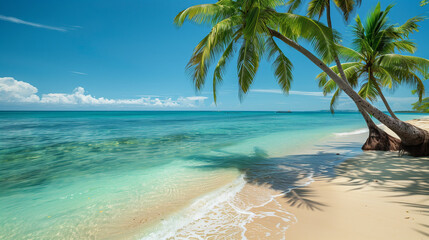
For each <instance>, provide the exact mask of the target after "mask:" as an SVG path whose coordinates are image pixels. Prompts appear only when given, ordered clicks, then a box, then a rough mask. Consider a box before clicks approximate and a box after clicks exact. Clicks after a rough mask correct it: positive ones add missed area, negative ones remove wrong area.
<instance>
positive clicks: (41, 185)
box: [0, 111, 427, 239]
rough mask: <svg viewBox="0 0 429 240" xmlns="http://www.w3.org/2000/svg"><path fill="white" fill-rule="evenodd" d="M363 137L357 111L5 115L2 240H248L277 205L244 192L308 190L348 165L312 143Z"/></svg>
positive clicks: (351, 148)
mask: <svg viewBox="0 0 429 240" xmlns="http://www.w3.org/2000/svg"><path fill="white" fill-rule="evenodd" d="M398 116H399V117H400V118H401V119H402V120H410V119H413V118H419V117H421V116H423V115H420V114H398ZM426 116H427V115H426ZM363 132H365V123H364V121H363V119H362V117H361V116H360V114H358V113H336V114H335V115H331V114H330V113H324V112H295V113H276V112H170V111H156V112H145V111H136V112H125V111H115V112H101V111H100V112H49V111H47V112H0V239H169V238H171V239H175V238H176V239H188V238H191V237H193V238H195V239H198V238H200V239H204V238H205V237H204V236H208V235H215V234H216V233H219V232H220V231H223V232H222V233H223V234H224V235H228V234H229V235H228V236H231V239H241V238H246V235H245V232H246V231H249V230H248V229H246V227H245V225H246V224H247V223H249V222H251V219H252V218H254V217H264V216H266V217H273V216H272V214H271V215H270V214H269V213H258V214H255V212H252V211H251V210H250V209H252V208H254V207H256V206H260V205H261V204H267V203H272V202H273V201H274V200H273V199H274V197H273V196H266V197H261V198H260V199H258V200H257V201H259V203H257V204H256V203H255V202H253V203H250V202H245V201H242V200H240V202H237V201H238V200H237V195H238V194H240V192H242V191H243V188H244V185H246V184H249V183H250V184H254V185H256V186H259V185H264V186H265V185H267V186H269V187H270V188H272V189H274V190H276V191H277V192H279V191H280V192H287V191H289V190H290V189H292V188H294V187H299V186H302V185H305V184H308V183H310V182H311V176H312V175H313V174H318V173H320V172H329V171H330V169H332V166H334V165H335V164H338V163H339V161H341V159H339V158H337V157H335V156H333V155H332V154H325V155H326V156H325V155H324V153H323V152H318V153H317V154H319V155H320V157H318V158H314V154H313V155H311V154H304V153H306V151H307V150H308V148H310V146H313V147H314V146H317V147H319V149H325V148H329V147H330V146H328V145H329V144H328V143H329V142H330V140H332V139H335V138H339V137H344V136H347V137H348V138H349V139H350V138H353V135H354V134H358V133H363ZM359 141H360V140H359ZM359 141H358V142H354V143H348V144H344V145H342V146H340V147H338V146H337V145H336V146H335V148H338V149H339V151H340V150H341V151H342V152H341V154H342V155H347V154H353V153H358V152H360V150H359V149H360V145H361V144H362V143H363V142H359ZM343 153H344V154H343ZM279 166H281V167H279ZM241 194H243V193H241ZM252 204H253V205H252ZM258 204H259V205H258ZM277 213H278V215H276V217H278V218H279V219H280V220H279V221H283V222H285V225H284V227H283V225H281V224H280V225H278V228H282V230H281V231H283V230H285V229H286V228H287V224H286V223H287V222H288V221H293V220H294V219H293V215H291V214H290V213H288V212H287V209H283V210H281V211H280V210H279V211H278V212H277ZM277 213H276V214H277ZM264 214H265V215H264Z"/></svg>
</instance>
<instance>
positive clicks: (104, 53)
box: [0, 0, 429, 111]
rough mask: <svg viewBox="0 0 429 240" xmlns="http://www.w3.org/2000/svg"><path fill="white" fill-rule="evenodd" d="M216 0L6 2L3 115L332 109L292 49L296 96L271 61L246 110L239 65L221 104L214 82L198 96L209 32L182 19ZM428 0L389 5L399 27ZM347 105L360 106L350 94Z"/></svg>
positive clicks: (345, 31)
mask: <svg viewBox="0 0 429 240" xmlns="http://www.w3.org/2000/svg"><path fill="white" fill-rule="evenodd" d="M208 2H209V3H210V2H214V1H202V0H198V1H197V0H182V1H178V0H170V1H155V0H123V1H110V0H93V1H87V0H74V1H58V0H49V1H48V0H41V1H32V0H26V1H25V0H9V1H7V0H0V32H1V35H2V37H1V38H0V52H1V54H0V110H24V109H25V110H293V111H297V110H328V109H329V101H330V99H329V98H328V97H323V96H322V94H321V91H320V89H319V88H318V87H317V84H316V81H315V76H316V75H317V74H318V73H319V72H320V70H319V69H318V68H317V67H315V66H314V65H312V63H311V62H310V61H308V60H307V59H305V57H303V56H301V55H300V54H299V53H297V52H295V51H294V50H293V49H290V48H288V47H283V49H284V51H285V52H286V53H287V55H288V56H289V58H290V59H291V60H292V61H293V63H294V71H293V74H294V82H293V85H292V92H291V93H290V94H289V95H288V96H285V95H284V94H281V93H280V91H279V88H278V86H277V83H276V80H275V78H274V76H273V73H272V68H271V65H270V63H268V62H266V61H265V60H263V61H264V63H262V64H261V65H260V68H259V71H258V73H257V76H256V79H255V83H254V85H253V86H252V91H251V92H250V93H249V94H247V96H246V97H245V98H244V99H243V101H242V102H241V103H240V101H239V99H238V94H237V93H238V84H237V77H236V64H235V61H231V62H230V67H229V68H228V69H227V72H226V75H225V77H224V83H223V85H222V86H221V87H220V88H219V96H218V105H217V106H215V105H214V104H213V98H212V94H211V90H212V89H211V87H210V85H211V84H207V86H206V87H205V88H204V89H203V90H202V91H201V92H200V93H196V92H195V91H194V87H193V85H192V82H191V80H190V78H189V76H188V75H187V73H186V72H185V66H186V63H187V62H188V60H189V57H190V56H191V53H192V50H193V48H194V47H195V46H196V44H197V43H198V42H199V41H200V40H201V39H202V37H203V36H204V35H205V34H207V33H208V31H209V28H208V27H207V26H200V25H196V24H192V23H187V24H184V26H183V27H182V28H180V29H179V28H178V27H176V26H175V25H174V24H173V18H174V16H175V15H176V14H177V13H178V12H180V11H181V10H183V9H185V8H186V7H189V6H192V5H195V4H201V3H208ZM419 2H420V1H418V0H397V1H390V0H386V1H381V4H382V7H383V8H384V7H386V6H387V5H388V4H390V3H396V5H395V7H394V8H393V9H392V10H391V14H390V21H391V22H392V23H403V22H405V21H406V20H407V19H408V18H411V17H413V16H416V15H425V16H429V15H428V9H429V8H428V7H427V6H426V7H420V6H419ZM376 3H377V1H369V0H366V1H363V4H362V6H361V7H360V8H359V10H358V11H357V13H358V14H360V15H361V16H365V15H366V13H367V12H368V11H369V10H370V9H371V8H373V7H374V6H375V4H376ZM332 14H333V24H334V27H335V28H336V29H337V30H339V31H340V32H341V33H342V36H343V38H344V40H345V42H346V43H347V39H349V38H350V37H351V33H350V27H348V26H347V25H348V24H346V23H344V21H343V20H342V19H341V18H340V16H339V14H338V11H336V10H333V13H332ZM352 23H353V21H351V22H350V23H349V24H352ZM428 37H429V20H428V21H425V22H423V23H422V24H421V31H420V32H419V33H417V34H414V35H413V36H412V39H414V40H415V41H416V43H417V44H418V51H417V52H416V54H415V55H416V56H420V57H425V58H427V57H428V55H429V46H427V45H425V39H427V38H428ZM279 44H280V45H281V43H279ZM209 76H210V75H209ZM208 79H210V80H211V77H209V78H208ZM428 82H429V81H426V83H425V85H426V88H428V89H429V83H428ZM386 95H387V96H388V100H389V101H390V102H391V104H392V107H393V109H394V110H409V109H411V105H410V103H412V102H415V101H416V100H417V98H416V96H413V95H411V89H410V88H408V87H406V86H404V87H401V88H400V89H397V90H396V91H395V92H388V93H387V94H386ZM376 105H377V106H379V107H381V104H380V103H377V104H376ZM338 108H339V109H354V106H353V104H352V102H351V101H350V100H348V99H347V98H346V97H343V98H342V99H341V102H340V104H339V105H338ZM382 109H383V108H382Z"/></svg>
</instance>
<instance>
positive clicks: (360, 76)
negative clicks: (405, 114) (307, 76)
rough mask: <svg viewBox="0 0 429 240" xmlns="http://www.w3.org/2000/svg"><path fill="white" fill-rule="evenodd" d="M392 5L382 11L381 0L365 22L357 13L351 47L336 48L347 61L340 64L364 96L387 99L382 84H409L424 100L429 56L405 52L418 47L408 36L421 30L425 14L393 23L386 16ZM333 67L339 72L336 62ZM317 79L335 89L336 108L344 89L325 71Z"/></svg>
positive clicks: (327, 90) (389, 86)
mask: <svg viewBox="0 0 429 240" xmlns="http://www.w3.org/2000/svg"><path fill="white" fill-rule="evenodd" d="M391 8H392V5H390V6H388V7H387V8H386V9H385V10H384V11H382V10H381V7H380V4H378V5H377V6H376V8H375V9H374V10H373V11H372V12H371V13H370V14H369V15H368V17H367V19H366V21H365V23H362V21H361V19H360V17H359V16H357V17H356V19H355V20H356V23H355V24H354V26H353V37H354V39H353V44H352V48H347V47H344V46H338V48H337V49H338V53H339V56H340V57H341V58H342V59H343V60H345V61H348V62H345V63H343V64H342V65H341V66H342V68H343V69H344V73H345V74H346V77H347V80H348V82H349V84H350V85H351V86H352V87H354V88H356V87H359V85H360V89H359V95H360V96H361V97H362V98H364V99H368V100H370V101H376V100H377V97H379V96H380V97H382V98H383V100H385V99H384V96H383V93H382V89H383V88H385V89H395V88H397V87H398V86H400V85H402V84H407V85H410V86H413V87H415V88H416V90H415V92H416V93H417V94H418V97H419V100H421V99H422V97H423V95H424V92H425V87H424V85H423V80H425V79H427V78H429V72H428V70H429V60H427V59H424V58H420V57H415V56H408V55H403V54H402V53H414V52H415V51H416V44H415V43H414V42H412V41H411V40H410V39H409V38H408V37H409V35H410V34H411V33H413V32H416V31H418V27H419V26H418V23H419V22H420V21H423V18H422V17H414V18H411V19H409V20H408V21H406V22H405V23H404V24H403V25H392V24H389V22H388V18H387V15H388V13H389V11H390V9H391ZM331 69H332V70H333V71H334V72H335V73H337V74H338V68H337V66H333V67H331ZM317 79H318V82H319V86H320V87H321V88H323V93H324V94H325V95H327V94H329V93H333V96H332V100H331V111H334V108H335V104H336V103H337V100H338V96H340V94H341V92H342V91H341V89H339V88H338V86H337V84H336V83H335V82H334V81H333V80H332V79H328V76H327V75H326V73H324V72H323V73H320V74H319V75H318V76H317ZM385 104H386V105H387V102H385ZM386 107H388V109H390V107H389V106H386Z"/></svg>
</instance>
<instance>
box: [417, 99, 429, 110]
mask: <svg viewBox="0 0 429 240" xmlns="http://www.w3.org/2000/svg"><path fill="white" fill-rule="evenodd" d="M413 110H416V111H418V112H422V113H429V98H425V99H423V100H422V101H421V102H416V103H413Z"/></svg>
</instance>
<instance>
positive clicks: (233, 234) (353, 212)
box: [143, 118, 429, 240]
mask: <svg viewBox="0 0 429 240" xmlns="http://www.w3.org/2000/svg"><path fill="white" fill-rule="evenodd" d="M422 121H424V123H423V124H422ZM408 122H411V123H413V124H416V125H418V126H419V127H424V128H426V129H429V119H427V118H425V119H424V120H411V121H408ZM366 137H367V132H366V131H362V129H357V130H354V131H350V132H345V133H339V134H334V136H333V137H332V136H331V137H326V138H324V140H326V142H323V143H315V144H314V145H312V146H310V147H309V148H307V149H305V150H303V151H301V152H299V154H296V153H295V155H294V154H293V153H292V154H290V156H283V157H279V158H278V159H281V161H279V169H288V170H289V171H302V172H301V173H300V174H301V176H298V175H297V176H295V181H293V184H292V185H290V183H288V184H289V185H287V188H282V187H279V186H277V184H278V182H276V181H280V180H281V179H280V178H281V177H284V176H285V173H283V175H279V176H273V178H277V179H274V180H273V181H266V180H265V181H259V180H258V179H252V177H251V176H248V174H246V176H245V178H246V179H245V181H244V182H243V184H244V186H242V187H241V189H240V190H239V191H238V192H236V193H235V195H234V196H231V195H229V197H228V199H226V200H221V201H219V202H218V203H217V204H215V205H212V206H211V209H210V210H209V211H206V213H205V214H204V215H200V216H198V217H197V218H194V220H193V221H191V222H188V223H187V224H184V225H182V226H181V227H179V228H177V229H176V230H173V229H171V228H170V229H169V230H170V231H169V237H166V238H165V239H174V238H176V237H179V238H180V237H182V238H187V237H200V238H201V237H202V238H213V237H214V238H222V237H224V238H229V239H292V240H294V239H298V240H299V239H310V238H314V239H334V240H335V239H423V238H424V237H427V236H429V233H427V232H428V230H429V225H425V224H423V223H424V222H429V217H428V216H429V214H428V211H427V210H424V209H423V215H422V214H419V213H418V212H417V213H416V212H415V208H417V209H418V208H423V207H425V206H426V208H428V209H429V205H427V203H429V202H428V201H429V198H428V196H427V192H426V194H421V193H419V195H418V196H414V195H413V196H406V197H395V196H393V197H392V196H390V195H392V194H393V195H394V194H396V192H393V191H388V189H383V188H380V186H381V187H383V186H387V185H389V186H390V187H391V188H392V189H396V188H397V187H398V186H401V184H406V181H407V179H400V180H398V181H399V182H395V181H393V180H391V179H383V177H384V176H382V175H380V176H378V177H377V179H372V178H371V176H372V175H371V174H376V173H377V171H379V170H380V169H378V170H377V169H371V170H368V169H367V168H366V165H365V164H361V165H356V164H355V163H356V162H357V163H362V162H363V161H365V162H368V163H375V165H376V167H378V168H381V170H383V169H385V168H387V169H391V171H392V172H396V171H399V170H400V169H397V168H398V167H397V166H395V165H394V164H395V163H396V162H392V161H391V162H389V159H392V158H394V159H395V161H401V162H403V164H404V165H401V166H402V167H405V165H407V171H421V168H420V169H417V170H414V169H413V167H412V166H409V165H408V164H411V163H412V161H413V158H411V157H407V156H401V157H400V156H398V153H394V152H362V151H361V150H360V147H361V143H362V142H364V141H365V139H366ZM302 156H306V157H307V159H305V158H304V159H297V160H296V162H294V161H292V162H290V161H291V160H294V158H299V157H302ZM272 159H273V160H274V161H275V160H276V159H277V158H272ZM321 159H322V160H321ZM323 159H329V161H326V160H325V161H324V160H323ZM379 159H383V160H385V161H384V162H383V164H378V163H379V162H380V160H379ZM302 160H304V162H301V161H302ZM314 161H321V162H322V164H321V165H320V166H317V165H315V166H312V165H311V164H312V162H314ZM389 164H390V165H389ZM420 164H421V167H422V168H424V167H426V170H427V171H426V170H424V171H422V172H421V173H420V175H423V176H424V177H423V179H419V181H420V182H419V184H423V183H421V181H424V180H425V179H429V168H428V167H429V158H428V159H426V160H423V162H421V163H420ZM296 165H303V166H305V165H309V166H308V169H311V171H310V172H309V171H307V172H306V170H305V167H304V168H300V167H296ZM308 169H307V170H308ZM367 170H368V172H366V171H367ZM249 173H251V172H249ZM359 173H365V174H369V177H370V178H371V179H370V180H368V179H366V180H365V181H364V182H363V183H361V182H360V181H363V180H362V179H359V178H358V177H359ZM345 174H352V175H351V176H348V175H347V176H346V175H345ZM353 174H357V176H354V175H353ZM250 175H251V174H250ZM365 176H366V175H365ZM387 178H390V175H387ZM416 181H417V180H416ZM398 184H399V185H398ZM396 185H398V186H396ZM377 187H378V188H377ZM395 187H396V188H395ZM426 187H428V189H429V186H426ZM426 190H427V189H426ZM210 195H213V194H210ZM387 197H390V198H391V199H392V200H391V201H396V202H402V203H403V205H404V206H401V204H399V203H396V204H395V203H389V202H384V198H387ZM203 198H204V199H206V200H207V201H209V200H208V199H207V197H203ZM198 201H199V199H198V200H197V201H196V202H194V204H196V203H198ZM362 204H363V205H362ZM405 205H408V206H405ZM413 206H414V207H413ZM185 210H186V209H185ZM424 211H426V212H424ZM420 212H422V210H420ZM182 213H183V212H182ZM180 214H181V213H179V216H180ZM188 214H190V213H189V212H188ZM424 214H426V215H424ZM191 215H192V214H191ZM191 215H189V216H191ZM393 219H396V220H393ZM404 221H405V222H404ZM407 221H408V222H407ZM167 222H168V221H167ZM404 226H405V227H404ZM391 228H395V229H394V230H391ZM405 228H406V229H405ZM309 229H311V231H309ZM368 229H369V230H368ZM410 229H411V230H410ZM171 230H173V231H172V232H171ZM172 233H174V234H173V235H171V234H172ZM155 236H158V235H152V236H151V234H150V235H149V236H147V237H146V238H143V239H155V238H153V237H155ZM164 236H165V235H164Z"/></svg>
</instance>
